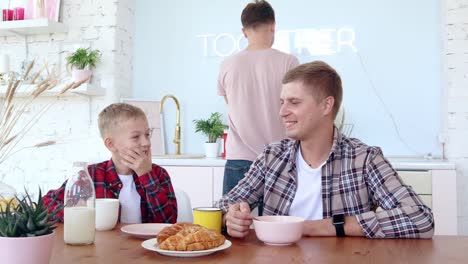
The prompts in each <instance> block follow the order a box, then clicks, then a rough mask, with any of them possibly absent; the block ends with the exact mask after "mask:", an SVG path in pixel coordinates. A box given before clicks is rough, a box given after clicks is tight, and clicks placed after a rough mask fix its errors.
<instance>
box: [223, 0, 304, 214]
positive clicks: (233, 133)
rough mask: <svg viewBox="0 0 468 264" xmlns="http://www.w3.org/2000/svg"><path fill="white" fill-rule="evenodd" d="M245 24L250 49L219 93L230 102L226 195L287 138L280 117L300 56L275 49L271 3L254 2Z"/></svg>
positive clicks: (227, 65)
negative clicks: (286, 79) (286, 84)
mask: <svg viewBox="0 0 468 264" xmlns="http://www.w3.org/2000/svg"><path fill="white" fill-rule="evenodd" d="M241 22H242V26H243V28H242V32H243V33H244V36H245V37H246V38H247V41H248V46H247V48H246V49H245V50H242V51H240V52H239V53H237V54H235V55H233V56H231V57H228V58H227V59H226V60H225V61H224V62H223V63H222V64H221V67H220V71H219V76H218V94H219V95H221V96H224V98H225V99H226V103H227V105H228V115H229V133H228V138H227V141H226V153H227V156H226V158H227V162H226V166H225V171H224V184H223V194H226V193H228V192H229V191H230V190H231V189H232V188H233V187H234V186H236V185H237V183H238V181H239V180H241V179H242V178H243V177H244V174H245V173H246V172H247V171H248V170H249V167H250V165H251V164H252V161H253V160H254V159H255V158H256V157H257V155H259V154H260V153H261V152H262V150H263V147H264V146H265V145H266V144H269V143H272V142H274V141H279V140H281V139H283V138H285V137H286V136H285V131H284V127H283V126H282V124H281V120H280V117H279V115H278V113H279V109H280V101H279V97H280V93H281V80H282V79H283V76H284V75H285V74H286V72H288V71H289V70H290V69H292V68H294V67H296V66H297V65H298V64H299V61H298V60H297V58H296V57H294V56H292V55H289V54H286V53H283V52H281V51H278V50H275V49H272V48H271V47H272V45H273V41H274V36H275V25H276V24H275V11H274V10H273V8H272V7H271V5H270V4H269V3H268V2H267V1H258V0H257V1H255V2H253V3H249V4H248V5H247V6H246V7H245V8H244V10H243V11H242V15H241ZM259 213H261V212H259Z"/></svg>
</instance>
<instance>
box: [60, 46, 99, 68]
mask: <svg viewBox="0 0 468 264" xmlns="http://www.w3.org/2000/svg"><path fill="white" fill-rule="evenodd" d="M101 55H102V54H101V52H100V51H99V50H91V49H90V48H87V49H84V48H79V49H77V50H76V51H75V52H74V53H73V54H72V55H70V56H68V57H67V63H68V64H69V65H72V66H74V67H75V68H77V69H80V70H84V69H85V68H86V67H88V68H90V69H91V68H94V67H96V64H97V63H98V62H100V61H101Z"/></svg>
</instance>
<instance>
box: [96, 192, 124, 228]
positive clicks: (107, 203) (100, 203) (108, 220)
mask: <svg viewBox="0 0 468 264" xmlns="http://www.w3.org/2000/svg"><path fill="white" fill-rule="evenodd" d="M118 218H119V199H109V198H101V199H96V230H98V231H107V230H111V229H113V228H114V227H115V225H116V224H117V220H118Z"/></svg>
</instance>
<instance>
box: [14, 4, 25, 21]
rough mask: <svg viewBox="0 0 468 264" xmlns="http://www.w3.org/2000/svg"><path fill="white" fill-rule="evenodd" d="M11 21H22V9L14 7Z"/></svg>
mask: <svg viewBox="0 0 468 264" xmlns="http://www.w3.org/2000/svg"><path fill="white" fill-rule="evenodd" d="M13 20H24V7H15V8H14V9H13Z"/></svg>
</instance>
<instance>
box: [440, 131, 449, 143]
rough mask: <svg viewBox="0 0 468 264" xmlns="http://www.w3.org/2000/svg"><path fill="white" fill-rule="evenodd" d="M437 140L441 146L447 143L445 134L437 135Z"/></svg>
mask: <svg viewBox="0 0 468 264" xmlns="http://www.w3.org/2000/svg"><path fill="white" fill-rule="evenodd" d="M438 139H439V143H441V144H444V143H447V141H448V135H447V133H439V136H438Z"/></svg>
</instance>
